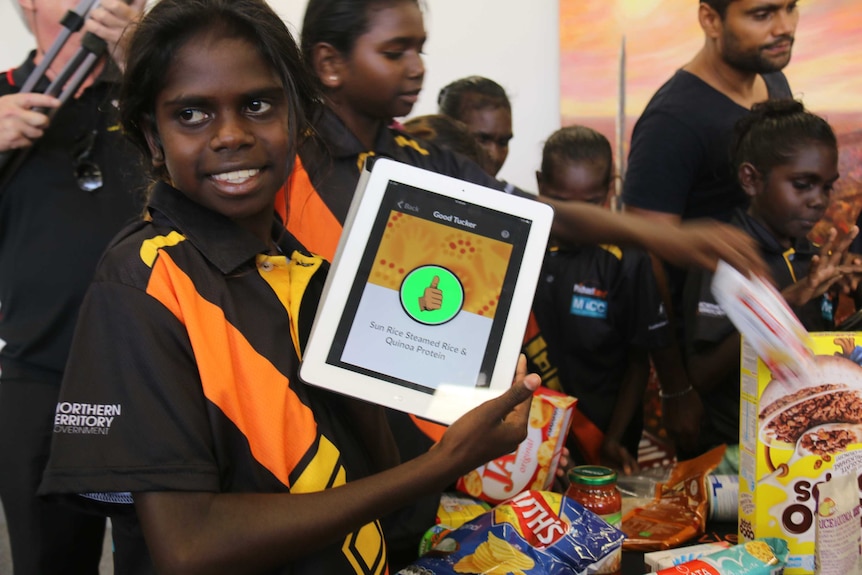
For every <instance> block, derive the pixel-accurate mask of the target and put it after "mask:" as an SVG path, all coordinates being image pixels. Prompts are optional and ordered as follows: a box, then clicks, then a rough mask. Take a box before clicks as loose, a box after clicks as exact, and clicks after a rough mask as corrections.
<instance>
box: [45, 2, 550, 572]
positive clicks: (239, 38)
mask: <svg viewBox="0 0 862 575" xmlns="http://www.w3.org/2000/svg"><path fill="white" fill-rule="evenodd" d="M129 54H130V55H131V56H130V58H129V61H128V64H127V72H126V77H125V79H124V89H123V93H122V96H121V99H120V109H121V110H122V116H123V118H122V119H123V126H124V129H125V130H126V131H127V132H128V133H129V135H130V136H131V137H132V138H133V140H134V141H135V142H137V143H138V144H139V145H140V146H141V148H142V149H143V151H144V153H145V154H146V156H147V158H148V159H149V160H150V162H151V163H152V167H153V171H154V174H155V175H156V176H157V178H158V183H157V184H156V185H155V187H154V188H153V190H152V196H151V199H150V204H149V208H148V217H147V218H146V220H145V221H143V222H140V223H138V224H136V225H134V226H131V227H129V228H127V229H126V230H125V231H124V232H122V233H121V234H120V235H119V236H118V238H117V239H116V240H115V242H114V243H113V245H112V246H111V247H110V248H109V250H108V252H107V253H106V254H105V257H104V259H103V261H102V263H101V265H100V267H99V270H98V272H97V275H96V279H95V281H94V283H93V285H92V286H91V289H90V291H89V293H88V295H87V298H86V301H85V303H84V306H83V308H82V310H81V314H80V318H81V321H80V323H79V327H78V331H77V333H76V337H75V342H74V344H73V348H72V352H71V356H70V359H69V363H68V371H67V377H66V378H65V380H64V383H63V389H62V391H61V396H60V400H59V403H58V406H57V412H56V413H57V415H56V418H55V422H54V423H55V425H54V433H55V435H54V443H53V448H52V455H51V460H50V463H49V465H48V470H47V472H46V474H45V479H44V483H43V485H42V492H43V493H66V494H77V493H80V494H85V495H84V497H85V498H86V499H85V500H86V501H90V502H91V504H99V505H103V506H105V507H106V509H107V512H108V513H109V514H110V515H111V516H112V519H113V522H114V528H115V529H118V530H122V531H124V532H134V531H135V530H136V529H140V532H141V533H142V537H141V538H140V539H139V540H138V543H140V546H139V547H138V548H134V549H132V548H129V547H118V548H117V549H116V558H115V563H116V565H117V569H116V572H117V573H118V574H123V573H152V572H155V571H158V572H165V573H176V572H182V573H260V572H267V573H315V574H317V573H354V572H355V573H385V572H386V570H387V556H386V547H385V544H384V541H383V534H382V531H381V528H380V525H379V523H378V522H377V520H376V519H377V518H378V517H380V516H381V515H383V514H386V513H388V512H390V511H392V510H394V509H396V508H398V507H400V506H403V505H405V504H407V503H409V502H410V501H411V500H413V499H415V498H416V497H418V496H420V495H422V494H424V493H428V492H433V491H439V490H440V489H442V488H443V487H444V486H446V485H448V484H450V483H451V482H452V481H454V480H455V479H456V478H457V477H458V476H459V475H461V474H463V473H466V472H467V471H469V470H471V469H473V468H475V467H476V466H478V465H480V464H482V463H483V462H487V461H488V460H490V459H493V458H495V457H498V456H501V455H503V454H505V453H509V452H511V451H512V450H514V448H515V447H516V446H517V445H518V444H519V442H520V441H521V440H523V439H524V438H525V437H526V426H527V419H528V410H529V398H530V396H531V394H532V392H533V391H534V390H535V389H536V387H537V386H538V385H539V383H540V381H539V378H538V377H537V376H535V375H529V376H528V375H526V374H525V369H524V361H523V358H522V360H521V362H520V363H519V368H518V370H517V373H516V375H515V382H514V384H513V386H512V388H511V390H510V391H509V392H507V393H506V394H504V395H503V396H501V397H500V398H498V399H496V400H493V401H489V402H487V403H485V404H484V405H482V406H480V407H479V408H477V409H476V410H474V411H472V412H470V413H468V414H467V415H466V416H464V417H463V418H462V419H460V420H459V421H457V422H456V423H455V424H453V425H452V426H451V427H449V429H448V431H447V432H446V434H445V435H444V436H443V438H442V440H441V441H440V442H439V443H438V444H437V445H436V447H435V448H434V449H432V450H430V451H429V452H427V453H424V454H422V455H421V456H419V457H417V458H415V459H413V460H412V461H410V462H408V463H405V464H402V465H398V466H394V467H393V464H394V463H395V462H396V461H395V458H393V457H392V454H393V453H394V444H393V438H392V436H391V434H390V433H389V430H388V427H386V425H385V422H384V421H383V420H382V418H381V411H380V410H379V409H377V408H375V407H373V406H370V405H368V404H365V403H362V402H356V401H352V400H349V399H347V398H345V397H342V396H337V395H334V394H331V393H328V392H325V391H323V390H320V389H318V388H312V387H308V386H305V385H303V384H302V383H301V382H300V381H299V379H298V378H297V366H298V361H299V357H300V355H301V352H302V348H303V345H304V343H305V340H306V338H307V336H308V332H309V329H310V325H311V321H312V319H313V317H314V312H315V308H316V306H317V305H318V298H319V295H320V291H321V289H322V282H323V278H324V276H325V273H326V269H327V264H326V263H325V262H323V261H322V260H321V259H319V258H318V257H314V256H311V255H309V254H308V253H307V252H305V250H304V249H303V248H302V247H301V245H300V244H299V243H298V242H297V241H296V240H295V239H294V238H293V237H292V236H291V235H290V234H288V233H287V232H286V231H285V230H284V228H283V226H282V225H281V224H280V223H279V221H278V220H277V219H276V218H274V213H273V202H274V198H275V195H276V192H277V191H278V189H279V187H280V186H281V184H282V182H283V181H284V179H285V177H286V176H287V172H288V170H289V163H288V162H286V161H285V158H292V157H293V153H294V147H295V142H296V137H297V134H299V133H301V132H302V131H303V130H306V129H307V128H308V122H307V119H306V118H307V114H308V113H309V110H310V109H311V108H312V107H313V105H314V102H315V101H316V98H317V95H316V93H315V91H314V90H313V89H312V85H313V84H312V82H311V81H310V80H309V79H308V78H307V77H306V76H305V72H304V70H305V68H304V66H303V65H302V62H301V59H300V56H299V52H298V49H297V47H296V45H295V44H294V42H293V39H292V38H291V36H290V34H289V32H288V30H287V28H286V27H285V26H284V24H283V23H282V22H281V20H280V19H279V18H278V17H277V16H276V14H274V13H273V12H272V10H271V9H269V8H268V7H267V5H266V4H265V3H264V2H263V0H162V1H161V2H159V3H157V4H156V5H155V6H154V7H153V8H152V10H151V11H150V12H149V13H148V14H147V16H146V17H145V18H144V19H143V21H142V22H141V23H140V25H139V26H138V27H137V29H136V32H135V34H134V37H133V39H132V44H131V47H130V50H129ZM476 437H481V438H483V440H482V441H475V438H476ZM144 541H145V542H146V546H144V544H143V543H144Z"/></svg>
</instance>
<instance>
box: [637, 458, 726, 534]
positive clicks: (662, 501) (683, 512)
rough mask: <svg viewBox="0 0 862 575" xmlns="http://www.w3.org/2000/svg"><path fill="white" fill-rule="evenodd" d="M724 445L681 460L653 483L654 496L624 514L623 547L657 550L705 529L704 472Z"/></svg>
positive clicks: (714, 464) (711, 467) (712, 466)
mask: <svg viewBox="0 0 862 575" xmlns="http://www.w3.org/2000/svg"><path fill="white" fill-rule="evenodd" d="M725 450H726V446H724V445H720V446H718V447H716V448H713V449H711V450H710V451H707V452H706V453H704V454H703V455H700V456H698V457H695V458H694V459H689V460H687V461H680V462H678V463H676V464H675V465H674V466H673V469H672V470H671V473H670V476H669V477H668V479H667V480H666V481H663V482H660V483H657V484H656V487H655V496H654V497H653V500H652V501H650V502H648V503H646V504H645V505H642V506H640V507H635V508H634V509H632V510H630V511H628V512H627V513H625V514H624V515H623V522H622V527H621V529H622V530H623V532H624V533H625V534H626V542H625V544H624V545H623V549H626V550H632V551H659V550H662V549H670V548H672V547H677V546H679V545H682V544H683V543H685V542H686V541H689V540H691V539H693V538H694V537H695V536H697V535H701V534H703V532H704V530H705V529H706V519H707V516H708V514H709V510H708V505H709V498H708V490H707V476H708V475H709V474H710V473H711V472H712V471H713V470H714V469H715V468H716V467H718V464H719V463H721V460H722V458H723V457H724V452H725Z"/></svg>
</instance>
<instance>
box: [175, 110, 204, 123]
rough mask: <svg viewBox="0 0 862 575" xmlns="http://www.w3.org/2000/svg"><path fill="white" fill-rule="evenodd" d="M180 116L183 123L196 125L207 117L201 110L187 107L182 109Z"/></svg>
mask: <svg viewBox="0 0 862 575" xmlns="http://www.w3.org/2000/svg"><path fill="white" fill-rule="evenodd" d="M178 117H179V119H180V121H181V122H182V123H183V124H190V125H194V124H199V123H201V122H203V121H204V120H205V119H206V114H204V112H203V111H201V110H196V109H194V108H187V109H185V110H181V111H180V113H179V115H178Z"/></svg>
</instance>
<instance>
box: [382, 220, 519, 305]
mask: <svg viewBox="0 0 862 575" xmlns="http://www.w3.org/2000/svg"><path fill="white" fill-rule="evenodd" d="M511 255H512V246H511V244H507V243H505V242H501V241H497V240H493V239H490V238H486V237H482V236H478V235H476V234H474V233H471V232H467V231H461V230H458V229H455V228H450V227H447V226H443V225H441V224H439V223H437V222H430V221H428V220H423V219H420V218H417V217H414V216H411V215H408V214H404V213H401V212H393V213H392V215H391V216H390V217H389V221H388V222H387V223H386V231H385V232H384V233H383V238H382V240H381V242H380V247H379V248H378V250H377V256H376V259H375V262H374V266H373V267H372V269H371V275H370V276H369V281H370V282H371V283H373V284H375V285H379V286H381V287H385V288H389V289H392V290H398V289H399V288H400V286H401V281H402V280H403V279H404V276H406V275H407V274H408V273H410V271H411V270H413V269H414V268H416V267H419V266H421V265H429V264H433V265H438V266H442V267H444V268H446V269H448V270H450V271H451V272H452V273H454V274H455V275H456V276H458V279H460V280H461V284H462V285H463V286H464V307H463V310H464V311H467V312H470V313H474V314H477V315H483V316H486V317H494V313H496V311H497V302H498V301H499V299H500V286H502V285H503V278H504V277H505V275H506V268H507V266H508V264H509V259H510V257H511ZM444 297H445V294H444Z"/></svg>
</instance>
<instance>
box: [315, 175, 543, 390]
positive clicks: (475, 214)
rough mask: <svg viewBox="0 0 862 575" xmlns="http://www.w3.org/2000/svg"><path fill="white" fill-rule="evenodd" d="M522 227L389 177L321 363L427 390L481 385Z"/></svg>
mask: <svg viewBox="0 0 862 575" xmlns="http://www.w3.org/2000/svg"><path fill="white" fill-rule="evenodd" d="M501 193H502V192H501ZM529 229H530V221H529V220H526V219H523V218H520V217H517V216H512V215H510V214H504V213H502V212H498V211H495V210H493V209H490V208H487V207H483V206H477V205H473V204H466V203H465V202H463V201H460V200H458V199H455V198H452V197H449V196H443V195H440V194H435V193H433V192H429V191H426V190H420V189H418V188H415V187H413V186H409V185H407V184H403V183H399V182H393V181H390V182H389V184H388V187H387V189H386V191H385V193H384V198H383V202H382V207H381V209H380V211H379V212H378V215H377V217H376V221H375V222H374V224H373V228H372V233H371V238H370V240H369V242H368V244H367V247H366V250H365V252H364V254H363V255H362V258H361V260H360V264H359V269H358V271H357V274H356V276H355V280H354V282H353V285H352V286H351V288H350V293H349V295H348V300H347V305H346V306H345V311H344V314H343V315H342V316H341V318H340V320H339V322H338V326H337V328H336V335H335V340H334V341H333V344H332V346H331V347H330V349H329V354H328V356H327V363H330V364H332V365H337V366H341V367H347V368H349V369H353V370H358V371H360V372H362V373H365V374H367V375H370V376H372V377H375V378H379V379H384V380H388V381H391V382H395V383H399V384H401V385H403V386H407V387H409V388H411V389H416V390H419V391H424V392H427V393H433V392H434V390H435V389H436V388H437V387H438V386H439V385H441V384H453V385H462V386H478V387H482V386H486V385H487V384H488V382H489V381H490V379H491V376H492V373H490V371H491V370H492V369H493V366H494V363H495V359H496V352H497V348H498V346H499V344H500V341H501V338H502V336H503V329H504V324H505V321H504V320H505V317H506V314H507V313H508V311H509V307H510V306H511V303H512V292H513V289H514V286H515V281H516V278H517V275H518V270H519V268H520V263H521V261H522V258H523V254H524V246H525V243H526V240H527V236H528V234H529Z"/></svg>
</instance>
